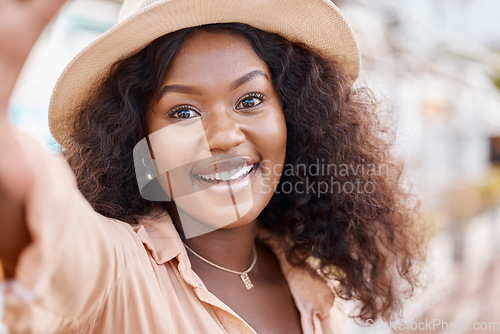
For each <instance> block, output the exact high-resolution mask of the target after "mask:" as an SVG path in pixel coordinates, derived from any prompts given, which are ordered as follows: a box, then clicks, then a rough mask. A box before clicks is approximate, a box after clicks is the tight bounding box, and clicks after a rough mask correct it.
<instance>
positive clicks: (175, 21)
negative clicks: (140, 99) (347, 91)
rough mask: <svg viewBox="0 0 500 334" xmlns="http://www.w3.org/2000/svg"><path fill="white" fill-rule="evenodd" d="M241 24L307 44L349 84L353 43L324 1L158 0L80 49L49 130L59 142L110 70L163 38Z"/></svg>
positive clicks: (56, 93) (56, 97)
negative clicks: (179, 32)
mask: <svg viewBox="0 0 500 334" xmlns="http://www.w3.org/2000/svg"><path fill="white" fill-rule="evenodd" d="M231 22H239V23H246V24H248V25H250V26H253V27H255V28H259V29H261V30H264V31H268V32H272V33H276V34H279V35H281V36H283V37H285V38H286V39H288V40H290V41H292V42H298V43H302V44H305V45H307V46H308V47H310V48H311V49H312V50H314V51H316V52H318V53H319V54H320V55H321V56H323V57H325V58H326V59H330V60H332V61H335V62H336V63H338V64H339V65H340V66H341V70H342V71H343V72H344V73H345V74H346V75H348V76H349V77H350V78H351V79H352V80H353V81H354V80H355V78H356V77H357V75H358V73H359V67H360V56H359V50H358V44H357V42H356V39H355V37H354V34H353V32H352V30H351V28H350V27H349V25H348V23H347V21H346V20H345V18H344V17H343V15H342V14H341V13H340V10H339V9H338V8H337V7H336V6H335V5H334V4H333V3H332V2H331V1H329V0H272V1H271V0H219V1H200V0H163V1H157V2H154V3H152V4H150V5H148V6H145V7H144V8H142V9H139V10H137V11H136V12H135V13H134V14H133V15H131V16H129V17H127V18H126V19H124V20H123V21H122V22H120V23H118V24H117V25H115V26H114V27H113V28H112V29H110V30H109V31H107V32H106V33H104V34H103V35H102V36H100V37H99V38H98V39H96V40H95V41H94V42H93V43H91V44H90V45H88V46H87V47H86V48H85V49H83V50H82V51H81V52H80V53H79V54H78V55H77V56H76V57H75V58H74V59H73V60H72V61H71V63H69V65H68V66H67V67H66V68H65V70H64V72H63V73H62V75H61V76H60V77H59V80H58V81H57V83H56V85H55V88H54V90H53V92H52V97H51V100H50V105H49V128H50V131H51V133H52V135H53V136H54V138H55V139H56V140H57V141H58V142H59V143H62V142H63V141H64V139H65V138H66V137H67V136H68V135H69V134H70V132H71V129H72V128H73V123H74V120H75V118H76V117H77V114H78V112H79V111H80V109H81V107H82V105H83V104H84V103H85V102H86V101H87V100H88V99H89V97H90V96H91V95H92V94H93V93H94V92H95V91H96V89H97V88H98V87H99V86H100V85H101V83H102V82H103V81H104V80H105V79H106V77H107V76H108V75H109V70H110V67H111V65H113V64H114V63H115V62H116V61H118V60H121V59H125V58H127V57H129V56H131V55H133V54H135V53H137V52H139V51H140V50H142V49H143V48H144V47H146V46H147V45H148V44H149V43H151V42H152V41H153V40H155V39H156V38H158V37H161V36H163V35H165V34H168V33H171V32H174V31H177V30H180V29H183V28H187V27H195V26H200V25H205V24H213V23H231Z"/></svg>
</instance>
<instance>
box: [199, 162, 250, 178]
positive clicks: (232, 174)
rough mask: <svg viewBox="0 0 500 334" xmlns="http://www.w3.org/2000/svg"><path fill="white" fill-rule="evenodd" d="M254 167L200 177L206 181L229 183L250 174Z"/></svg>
mask: <svg viewBox="0 0 500 334" xmlns="http://www.w3.org/2000/svg"><path fill="white" fill-rule="evenodd" d="M253 166H254V165H250V166H246V165H245V166H243V167H241V168H240V169H233V170H231V171H229V172H221V173H215V174H200V177H201V178H203V179H205V180H217V181H229V180H236V179H237V178H240V177H241V176H243V175H245V174H248V173H249V172H250V171H251V170H252V167H253Z"/></svg>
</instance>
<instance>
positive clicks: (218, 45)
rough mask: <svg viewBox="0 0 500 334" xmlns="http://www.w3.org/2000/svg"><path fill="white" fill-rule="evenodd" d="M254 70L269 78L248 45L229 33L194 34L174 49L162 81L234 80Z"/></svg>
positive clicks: (265, 69) (261, 62) (211, 81)
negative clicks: (259, 70)
mask: <svg viewBox="0 0 500 334" xmlns="http://www.w3.org/2000/svg"><path fill="white" fill-rule="evenodd" d="M254 69H262V70H263V71H264V72H265V73H267V74H268V75H269V71H268V68H267V65H266V63H265V62H264V61H263V60H262V59H261V58H260V57H259V56H258V55H257V54H256V53H255V51H254V50H253V48H252V46H251V44H250V42H249V41H248V40H247V39H246V38H245V37H243V36H240V35H237V34H235V33H231V32H224V31H220V32H219V31H218V32H208V31H203V30H201V31H196V32H194V33H193V35H191V36H189V37H188V38H187V39H186V40H185V41H184V42H183V43H182V45H181V46H180V48H179V49H178V50H177V52H176V54H175V56H174V58H173V59H172V62H171V64H170V66H169V68H168V71H167V75H166V78H165V81H166V82H170V81H176V82H179V81H182V82H184V81H186V80H189V81H193V80H194V81H199V83H200V84H203V83H204V82H206V83H207V84H213V82H214V81H226V80H233V79H234V78H237V77H239V76H241V75H244V74H246V73H248V72H249V71H251V70H254Z"/></svg>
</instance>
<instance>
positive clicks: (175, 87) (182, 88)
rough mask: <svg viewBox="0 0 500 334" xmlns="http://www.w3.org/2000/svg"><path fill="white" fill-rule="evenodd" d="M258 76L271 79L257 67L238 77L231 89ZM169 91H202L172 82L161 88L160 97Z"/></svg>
mask: <svg viewBox="0 0 500 334" xmlns="http://www.w3.org/2000/svg"><path fill="white" fill-rule="evenodd" d="M257 77H265V78H266V79H268V80H269V77H268V76H267V74H266V72H264V71H263V70H260V69H257V70H253V71H250V72H248V73H247V74H245V75H243V76H241V77H239V78H238V79H236V80H235V81H234V82H233V84H232V85H231V89H232V90H235V89H236V88H238V87H241V86H243V85H244V84H246V83H247V82H249V81H251V80H253V79H255V78H257ZM167 93H180V94H191V95H201V91H200V90H198V89H196V88H195V87H193V86H188V85H178V84H172V85H166V86H164V87H163V88H162V89H161V90H160V94H159V99H160V98H161V97H162V96H163V95H165V94H167Z"/></svg>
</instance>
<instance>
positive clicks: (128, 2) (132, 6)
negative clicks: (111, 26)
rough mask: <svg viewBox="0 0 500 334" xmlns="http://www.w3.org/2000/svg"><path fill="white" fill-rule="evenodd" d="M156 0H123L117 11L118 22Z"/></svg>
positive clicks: (156, 0)
mask: <svg viewBox="0 0 500 334" xmlns="http://www.w3.org/2000/svg"><path fill="white" fill-rule="evenodd" d="M154 2H158V0H124V1H123V4H122V6H121V8H120V12H119V13H118V22H122V21H123V20H125V19H126V18H127V17H129V16H131V15H132V14H133V13H135V12H136V11H138V10H140V9H142V8H145V7H147V6H149V5H151V4H152V3H154Z"/></svg>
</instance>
